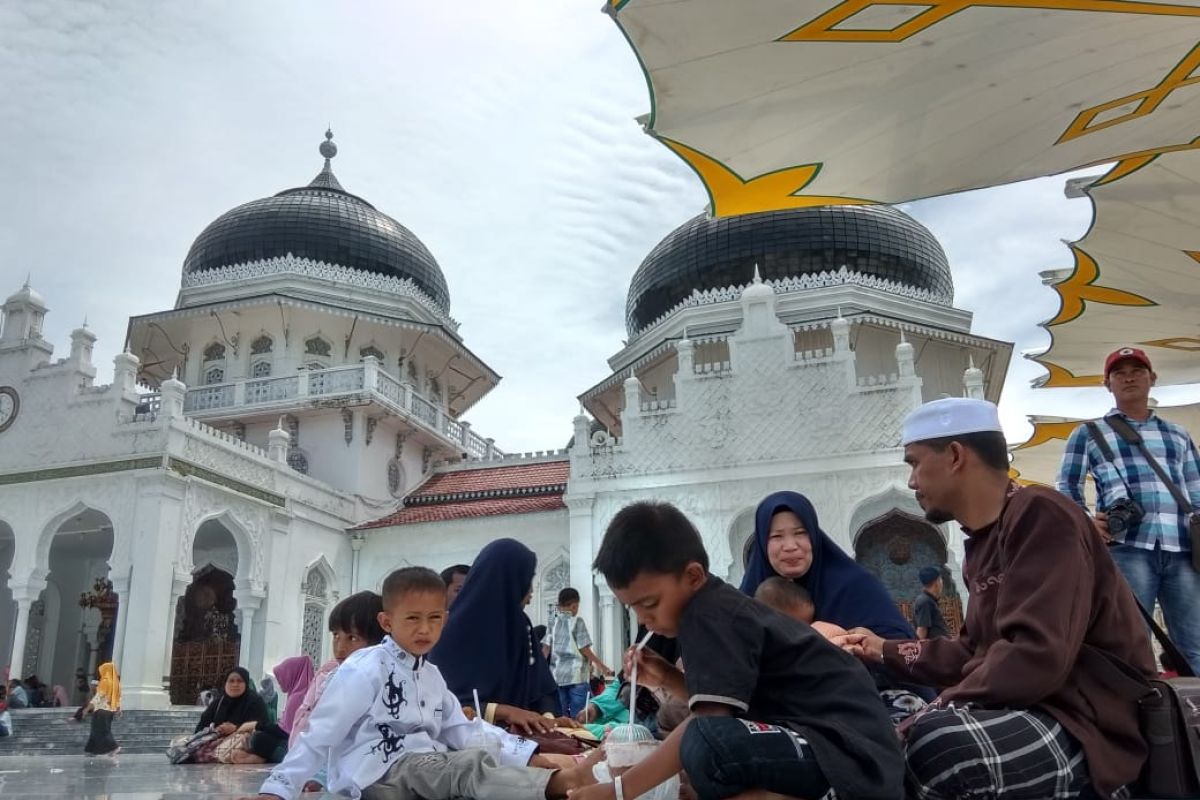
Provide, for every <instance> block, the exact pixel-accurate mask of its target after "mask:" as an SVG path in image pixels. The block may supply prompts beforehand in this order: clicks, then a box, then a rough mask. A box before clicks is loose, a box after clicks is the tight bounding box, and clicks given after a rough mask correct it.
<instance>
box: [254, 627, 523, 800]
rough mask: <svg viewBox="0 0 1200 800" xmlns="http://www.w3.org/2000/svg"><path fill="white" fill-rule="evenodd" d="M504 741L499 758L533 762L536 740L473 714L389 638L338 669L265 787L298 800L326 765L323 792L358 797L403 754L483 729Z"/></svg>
mask: <svg viewBox="0 0 1200 800" xmlns="http://www.w3.org/2000/svg"><path fill="white" fill-rule="evenodd" d="M481 730H486V731H487V733H488V734H489V736H490V737H493V738H495V739H496V740H499V741H500V743H501V755H500V761H501V763H503V764H506V765H510V766H524V765H526V764H528V763H529V759H530V757H531V756H532V755H533V752H534V750H535V749H536V747H537V745H536V744H535V743H534V742H531V741H528V740H526V739H522V738H520V737H517V736H513V735H511V734H508V733H505V732H503V731H501V730H500V729H499V728H496V727H495V726H492V725H488V724H487V723H486V722H483V721H482V720H475V721H471V720H468V719H467V718H466V717H465V716H464V715H463V711H462V706H461V705H459V702H458V699H457V698H456V697H455V696H454V694H453V693H452V692H451V691H450V690H449V689H448V688H447V687H446V681H445V679H443V678H442V673H441V672H439V671H438V668H437V667H435V666H434V665H433V664H430V663H429V662H428V661H426V660H425V658H424V657H417V656H414V655H412V654H410V653H407V652H405V651H404V650H403V649H401V648H400V646H399V645H397V644H396V643H395V641H393V639H392V638H391V637H390V636H388V637H385V638H384V640H383V642H382V643H381V644H378V645H375V646H374V647H368V648H365V649H363V650H359V651H357V652H355V653H352V654H351V655H350V657H349V658H347V659H346V660H345V661H344V662H343V663H342V665H341V666H340V667H339V668H338V670H337V672H335V673H334V675H333V677H332V678H331V679H330V681H329V686H328V687H327V688H326V690H325V694H324V695H323V696H322V697H321V702H319V703H317V705H316V708H314V709H313V712H312V716H311V717H310V718H309V722H308V730H306V731H305V732H304V733H303V734H302V735H301V736H300V738H299V740H297V742H296V743H295V745H294V746H293V747H292V748H291V749H290V750H288V754H287V757H286V758H284V760H283V763H281V764H279V766H277V767H275V769H274V770H272V771H271V774H270V776H269V777H268V778H267V780H266V782H265V783H263V785H262V789H261V790H260V791H261V792H262V793H263V794H274V795H278V796H279V797H282V798H284V800H296V798H298V797H299V796H300V793H301V790H302V789H303V788H304V784H305V782H306V781H308V780H309V779H310V778H312V776H313V775H315V774H316V773H317V772H318V771H319V770H321V769H322V768H324V769H326V771H327V780H328V783H327V784H326V791H328V792H331V793H335V794H341V795H344V796H348V797H351V798H358V797H359V796H360V795H361V793H362V790H363V789H365V788H366V787H368V786H370V785H371V784H373V783H376V782H377V781H379V780H380V779H381V778H382V777H383V776H384V774H385V773H386V772H387V771H388V769H390V768H391V766H392V765H393V764H395V763H396V762H397V761H398V760H399V759H400V758H401V757H402V756H404V755H407V754H409V753H444V752H446V751H448V750H462V749H464V748H465V747H467V746H468V744H469V743H470V742H471V741H472V739H473V738H474V737H475V736H476V735H477V734H478V733H479V732H480V731H481Z"/></svg>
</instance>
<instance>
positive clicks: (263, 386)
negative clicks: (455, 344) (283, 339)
mask: <svg viewBox="0 0 1200 800" xmlns="http://www.w3.org/2000/svg"><path fill="white" fill-rule="evenodd" d="M362 394H369V395H370V396H371V399H373V400H375V402H377V403H379V404H380V405H383V406H386V407H387V408H389V409H390V410H392V411H394V412H399V413H400V414H401V415H402V416H406V417H407V418H408V419H409V420H410V421H414V422H416V423H417V424H418V425H419V426H420V427H422V428H424V429H425V430H427V431H430V432H432V433H435V434H437V435H438V436H440V437H441V438H442V439H445V440H447V441H449V442H451V443H453V444H454V445H456V446H457V447H458V448H459V449H461V450H463V451H464V452H466V453H467V457H468V458H470V459H472V460H479V461H490V460H493V459H499V458H503V457H504V453H502V452H501V451H500V450H498V449H497V448H496V446H495V444H494V443H493V442H491V441H489V440H488V439H485V438H483V437H482V436H480V435H479V434H477V433H475V432H474V431H472V430H471V427H470V426H469V425H466V424H463V423H459V422H457V421H455V420H453V419H451V418H450V416H449V415H447V414H446V413H445V411H443V410H442V409H440V408H438V407H437V406H436V405H434V404H433V403H431V402H429V401H428V400H426V399H425V398H424V397H422V396H421V395H419V394H417V392H416V391H415V390H414V389H413V387H412V385H411V384H408V383H403V382H401V381H400V380H398V379H397V378H396V377H395V376H394V375H391V374H390V373H388V372H385V371H384V370H382V369H380V368H379V367H378V365H376V364H371V363H364V364H355V365H352V366H348V367H333V368H331V369H320V370H300V371H299V372H297V374H295V375H286V376H281V377H272V378H248V379H246V380H241V381H234V382H232V383H219V384H213V385H211V386H200V387H197V388H195V389H189V390H188V391H187V395H186V397H185V398H184V403H183V409H184V412H185V413H186V414H188V415H189V416H195V415H200V416H205V417H212V416H214V413H213V412H235V413H236V412H239V411H242V410H245V411H253V410H266V409H269V408H271V407H273V406H275V407H279V408H280V410H283V409H285V408H287V407H289V406H295V405H297V404H298V403H302V402H304V401H305V400H306V399H308V398H321V399H333V398H336V397H340V396H351V395H362ZM147 397H149V396H147ZM154 397H155V403H157V395H155V396H154Z"/></svg>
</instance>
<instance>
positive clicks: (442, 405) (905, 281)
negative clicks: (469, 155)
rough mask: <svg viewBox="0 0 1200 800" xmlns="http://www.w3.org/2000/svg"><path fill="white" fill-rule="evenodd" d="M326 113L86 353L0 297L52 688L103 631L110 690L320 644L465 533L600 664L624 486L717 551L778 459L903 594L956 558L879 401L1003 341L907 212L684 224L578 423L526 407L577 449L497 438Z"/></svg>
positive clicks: (130, 697) (21, 514)
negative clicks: (289, 185)
mask: <svg viewBox="0 0 1200 800" xmlns="http://www.w3.org/2000/svg"><path fill="white" fill-rule="evenodd" d="M330 138H331V137H329V136H328V135H327V140H326V142H324V143H323V144H322V145H321V153H322V155H323V156H324V157H325V166H324V168H323V169H322V170H321V172H320V173H319V174H318V176H317V177H316V178H315V179H314V180H313V181H312V182H311V183H310V184H308V185H307V186H304V187H300V188H297V189H291V190H287V191H284V192H281V193H279V194H278V195H275V196H273V197H268V198H263V199H261V200H255V201H252V202H250V203H247V204H245V205H242V206H239V207H237V208H235V209H233V210H231V211H229V212H228V213H226V214H224V215H222V216H221V217H219V218H218V219H217V220H216V221H214V222H213V223H212V224H210V225H209V226H208V227H207V228H206V229H205V230H204V231H203V232H202V233H201V234H200V236H199V237H198V238H197V239H196V241H195V243H194V244H193V245H192V248H191V250H190V251H189V252H188V254H187V257H186V259H185V262H184V273H183V280H182V284H181V289H180V292H179V295H178V298H177V301H176V303H175V307H174V308H173V309H171V310H168V311H163V312H161V313H157V314H150V315H146V316H141V317H134V318H132V319H131V320H130V322H129V328H128V334H127V346H126V348H125V352H123V353H121V354H120V355H118V356H117V357H116V358H115V359H114V363H113V365H112V367H111V369H112V372H111V380H110V381H109V382H107V383H99V382H98V381H97V377H98V375H99V373H100V367H99V366H98V365H95V364H93V363H92V349H93V345H94V343H95V336H94V335H93V334H92V333H91V332H90V331H89V330H88V329H87V327H86V326H85V327H81V328H80V329H78V330H76V331H74V332H73V333H72V335H71V342H70V352H69V354H68V355H67V356H66V357H65V358H59V359H55V358H54V353H53V347H52V345H51V344H50V343H49V342H47V341H46V340H45V339H44V338H43V336H42V329H43V324H44V319H45V316H46V314H47V313H48V301H47V299H44V298H42V297H41V296H40V295H39V294H38V293H37V292H36V291H35V289H34V288H33V287H32V285H31V283H26V285H25V286H24V287H22V288H21V289H20V290H19V291H17V292H16V293H15V294H14V295H12V296H11V297H10V298H8V300H7V301H6V302H5V304H4V306H3V321H2V323H0V326H2V327H0V576H2V577H3V578H4V580H3V581H0V665H3V664H9V665H11V672H12V674H13V675H21V676H25V675H30V674H36V675H38V676H39V678H41V679H42V680H43V681H45V682H47V683H50V684H63V685H64V686H68V687H70V686H72V685H73V684H74V676H75V674H76V670H78V669H81V668H82V669H84V670H85V671H88V670H91V669H93V668H94V666H95V665H96V663H97V662H98V661H102V660H106V659H109V658H111V659H113V660H115V661H116V662H117V663H118V664H119V666H120V669H121V672H122V678H123V685H124V695H125V705H126V707H128V708H156V707H164V706H167V705H169V704H172V703H191V702H193V701H194V698H195V696H196V694H197V692H198V690H199V689H201V688H206V687H207V686H208V685H211V684H212V683H214V682H215V680H216V679H219V677H220V675H221V674H223V670H225V669H227V668H228V667H229V666H232V665H234V664H239V663H240V664H242V665H245V666H246V667H248V668H249V669H250V670H251V672H252V673H254V674H255V675H261V674H264V672H265V671H266V670H268V669H269V668H270V667H271V666H272V665H273V664H275V663H277V662H278V661H279V660H281V659H282V658H284V657H286V656H289V655H294V654H296V653H305V654H308V655H310V656H311V657H312V658H313V659H314V660H316V661H318V662H319V661H320V660H322V659H323V658H324V657H326V656H327V655H328V653H329V647H330V644H329V636H328V634H327V633H326V632H325V617H326V613H327V611H328V610H329V608H330V607H332V605H333V604H334V603H335V602H337V600H338V599H339V598H340V597H345V596H346V595H348V594H350V593H352V592H354V591H358V590H361V589H368V588H370V589H377V588H378V586H379V584H380V582H381V581H382V579H383V577H384V576H385V575H386V574H387V573H388V572H389V571H391V570H392V569H394V568H395V567H397V566H401V565H405V564H422V565H426V566H430V567H433V568H435V569H439V570H440V569H442V568H443V567H446V566H448V565H450V564H454V563H470V561H471V560H472V559H473V557H474V555H475V554H476V553H477V552H478V550H479V549H480V548H481V547H482V546H483V545H484V544H485V543H486V542H488V541H490V540H492V539H495V538H498V537H501V536H511V537H513V538H517V539H520V540H522V541H524V542H526V543H527V544H528V545H529V546H530V547H531V548H533V549H534V550H535V552H536V553H537V554H538V559H539V563H538V573H537V576H536V578H535V586H534V598H535V599H534V602H533V604H532V605H531V607H530V609H529V610H530V616H531V617H532V618H533V619H534V622H535V623H537V622H539V621H544V619H545V617H546V616H547V613H548V610H549V608H550V607H551V606H552V605H553V602H554V598H555V597H556V595H557V592H558V590H559V589H560V588H562V587H563V586H566V585H568V584H569V585H573V586H575V587H576V588H578V589H579V590H580V592H581V594H582V596H583V612H582V613H583V614H585V615H586V617H587V618H588V619H589V622H590V623H591V626H592V629H593V631H594V632H595V633H596V634H597V638H598V641H599V642H600V646H601V650H602V655H603V656H604V657H605V658H607V659H609V660H610V662H611V661H613V660H615V659H616V657H617V653H618V652H619V650H620V648H621V647H622V646H623V644H624V642H626V641H628V636H629V618H628V615H627V614H626V613H625V612H624V611H623V610H622V609H621V608H620V607H619V604H617V603H616V602H615V601H614V598H613V596H612V594H611V592H609V591H608V589H607V587H605V586H604V585H603V582H602V581H601V582H599V584H598V583H597V582H596V580H595V579H594V577H593V575H592V573H591V570H590V564H591V560H592V557H593V555H594V553H595V551H596V549H597V547H598V546H599V543H600V539H601V537H602V535H603V532H604V528H605V526H606V524H607V523H608V521H609V520H610V519H611V518H612V516H613V515H614V514H615V513H616V512H617V510H619V509H620V508H621V507H623V506H624V505H626V504H628V503H629V502H632V501H635V500H640V499H659V500H666V501H669V502H673V503H676V504H677V505H679V506H680V507H681V508H682V509H684V510H685V511H686V512H687V513H688V515H689V516H690V517H691V518H692V519H693V520H694V521H695V523H696V524H697V526H698V528H699V530H700V531H701V533H702V534H703V536H704V538H705V541H706V544H707V546H708V550H709V553H710V555H711V558H712V562H713V570H714V572H715V573H716V574H718V575H721V576H724V577H726V578H729V579H731V580H737V579H738V578H739V577H740V574H741V569H742V559H743V554H744V548H745V543H746V540H747V538H748V536H749V535H750V533H751V532H752V530H753V510H754V507H755V505H756V504H757V502H758V501H759V500H760V499H761V498H762V497H763V496H764V495H766V494H767V493H769V492H771V491H775V490H779V489H796V490H799V491H802V492H804V493H806V494H807V495H808V496H809V497H810V498H812V500H813V502H814V504H815V506H816V508H817V509H818V512H819V513H820V515H821V520H822V527H823V528H825V530H826V531H827V532H828V533H829V534H830V535H832V536H833V537H834V538H835V539H837V540H838V542H839V543H840V544H841V545H842V546H843V547H844V548H845V549H846V550H847V551H849V552H853V553H854V554H855V556H856V557H857V558H859V560H860V561H862V562H864V563H865V564H866V565H867V566H868V567H869V568H870V569H872V570H873V571H875V572H876V573H877V574H879V575H880V576H881V578H883V579H884V581H885V583H886V584H887V585H888V587H889V588H890V589H891V590H892V591H893V594H894V596H895V597H896V598H897V600H898V601H901V602H902V604H903V602H904V601H905V600H907V599H911V597H912V596H913V595H915V594H916V592H917V583H916V578H915V575H916V572H917V571H918V570H919V569H920V568H921V567H923V566H927V565H929V564H936V565H940V566H942V567H943V568H944V569H945V570H946V574H947V575H948V576H951V577H952V579H953V580H957V574H958V565H959V563H960V560H961V552H960V544H959V542H958V538H957V537H955V536H950V535H948V531H947V530H944V529H941V528H936V527H934V526H932V525H930V524H928V523H926V522H925V521H924V520H923V519H922V518H921V516H920V512H919V509H918V508H917V507H916V505H915V503H914V501H913V499H912V496H911V492H909V491H908V490H907V489H906V487H905V480H906V470H905V468H904V466H903V464H902V463H901V455H900V449H899V447H898V442H899V431H900V422H901V420H902V419H903V418H904V416H905V415H906V414H907V413H908V411H909V410H911V409H912V408H913V407H915V406H916V405H917V404H919V403H920V402H922V401H923V400H928V399H932V398H936V397H939V396H944V395H964V394H965V395H970V396H975V397H986V398H988V399H991V400H997V399H998V396H999V392H1000V387H1001V385H1002V383H1003V379H1004V375H1005V372H1006V371H1007V367H1008V361H1009V358H1010V356H1011V345H1009V344H1007V343H1004V342H998V341H994V340H991V339H987V338H983V337H980V336H977V335H974V334H973V333H972V332H971V315H970V314H969V313H968V312H965V311H962V310H959V309H956V308H954V307H953V285H952V283H951V280H950V272H949V267H948V265H947V263H946V259H945V255H944V254H943V253H942V250H941V248H940V247H939V246H938V244H937V242H936V241H935V240H934V239H933V237H932V235H930V234H929V232H928V231H926V230H925V229H924V228H922V227H921V226H920V225H919V224H918V223H916V222H915V221H914V220H912V219H911V218H910V217H908V216H906V215H904V214H903V213H902V212H900V211H897V210H895V209H891V208H887V207H840V208H839V207H827V208H814V209H798V210H794V211H783V212H771V213H767V214H756V215H750V216H746V217H738V218H733V219H712V218H709V217H707V216H705V215H702V216H699V217H696V218H694V219H692V220H690V221H688V222H686V223H684V225H682V226H681V227H680V228H679V229H677V230H676V231H675V232H673V233H672V234H670V235H669V236H668V237H667V238H666V239H664V240H663V242H662V243H660V244H659V245H658V246H657V247H656V248H655V249H654V250H653V251H652V252H651V253H650V254H649V255H648V256H647V258H646V260H645V261H644V262H643V263H642V265H641V266H640V267H639V269H638V270H637V272H636V273H635V275H634V278H633V280H632V282H631V286H630V289H629V296H628V302H627V326H628V332H629V339H628V341H627V343H626V344H625V345H624V346H623V347H622V349H621V350H620V351H619V352H618V353H617V354H616V355H614V356H613V357H612V358H611V359H610V360H609V367H610V370H611V374H610V376H609V377H608V378H606V379H605V380H604V381H602V382H600V383H599V384H597V385H596V386H594V387H592V388H590V389H587V390H586V391H584V392H583V393H582V394H580V395H579V401H580V404H581V412H580V415H579V416H578V417H576V418H575V420H574V423H573V430H572V429H571V428H570V424H571V421H570V420H564V421H563V427H562V430H561V431H560V432H557V433H556V432H555V431H548V432H547V435H548V436H549V437H551V438H552V439H555V440H557V442H556V443H558V444H561V442H562V440H564V439H566V438H568V437H570V438H571V441H570V443H569V444H568V446H567V447H566V448H564V449H561V450H549V451H545V452H542V453H533V454H520V455H517V454H509V453H506V452H504V451H503V450H502V449H501V447H502V441H501V442H500V445H499V446H498V444H497V442H496V441H494V440H493V439H492V438H487V437H486V435H485V434H484V432H477V431H475V430H473V429H472V428H471V426H470V424H469V423H468V422H467V421H466V419H465V416H466V415H467V414H468V412H469V410H470V408H471V407H473V406H474V405H475V403H477V402H479V401H481V400H482V399H483V398H484V396H485V395H486V394H487V393H488V392H489V391H490V390H491V389H492V388H494V387H495V386H496V384H497V383H498V381H499V376H498V375H497V374H496V373H495V372H494V371H493V370H492V369H491V368H489V367H488V366H487V364H486V363H484V362H483V361H482V360H481V359H480V358H479V357H478V356H477V355H475V354H474V353H473V352H472V351H471V350H470V349H468V347H467V345H466V343H465V342H464V341H463V339H462V337H461V336H460V335H459V333H458V324H457V323H456V322H455V321H454V320H453V319H452V318H451V317H450V315H449V307H450V296H449V291H448V288H447V283H446V280H445V277H444V276H443V274H442V272H441V270H440V267H439V266H438V264H437V262H436V260H435V259H434V257H433V256H432V254H430V253H429V251H428V250H427V249H426V248H425V247H424V245H422V244H421V242H420V241H419V240H418V239H417V238H416V236H415V235H414V234H413V233H412V232H410V231H409V230H408V229H406V228H404V227H403V226H402V225H400V224H399V223H398V222H396V221H395V220H393V219H391V218H390V217H388V216H386V215H385V214H383V213H382V212H380V211H378V210H377V209H375V208H374V207H373V206H372V205H371V204H370V203H368V202H367V201H366V200H363V199H362V198H359V197H357V196H355V195H353V194H351V193H349V192H347V191H346V190H344V189H343V188H342V186H341V185H340V183H339V182H338V180H337V178H336V177H334V175H333V171H332V169H331V166H330V164H331V162H330V159H332V158H333V157H334V156H335V155H336V152H337V151H336V148H335V147H334V145H333V143H332V141H331V140H330ZM460 291H461V289H460ZM104 371H105V373H106V374H105V378H108V375H107V371H108V367H107V365H104ZM564 390H566V387H564ZM572 434H573V435H572ZM953 580H952V582H951V583H952V585H953ZM947 603H949V604H951V606H953V608H952V609H951V613H954V610H953V609H954V608H957V606H955V605H954V604H956V603H957V600H956V599H955V598H954V597H951V598H948V600H947Z"/></svg>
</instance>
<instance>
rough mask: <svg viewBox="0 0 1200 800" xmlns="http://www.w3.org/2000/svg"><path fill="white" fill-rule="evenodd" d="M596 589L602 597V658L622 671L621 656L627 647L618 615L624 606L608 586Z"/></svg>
mask: <svg viewBox="0 0 1200 800" xmlns="http://www.w3.org/2000/svg"><path fill="white" fill-rule="evenodd" d="M596 589H597V594H598V595H599V597H600V620H601V622H600V636H601V640H602V641H601V643H600V648H601V653H603V655H602V656H601V658H603V659H604V663H606V664H608V665H609V666H610V667H612V668H613V669H615V670H617V671H620V664H621V656H622V654H623V653H624V650H625V648H624V646H623V645H624V643H623V642H622V641H621V620H620V619H619V618H618V616H617V615H618V613H621V612H622V606H621V604H620V603H618V602H617V598H616V597H614V596H613V593H612V590H610V589H609V588H608V586H597V587H596Z"/></svg>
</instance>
